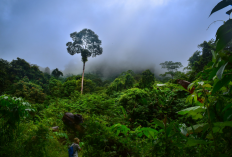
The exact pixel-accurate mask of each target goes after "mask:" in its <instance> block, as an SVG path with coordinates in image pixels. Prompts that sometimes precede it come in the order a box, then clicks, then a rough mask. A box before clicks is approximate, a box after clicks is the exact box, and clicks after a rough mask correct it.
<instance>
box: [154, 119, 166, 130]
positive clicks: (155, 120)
mask: <svg viewBox="0 0 232 157" xmlns="http://www.w3.org/2000/svg"><path fill="white" fill-rule="evenodd" d="M152 124H157V125H158V126H160V127H161V128H163V129H164V123H163V122H162V121H160V120H159V119H156V118H154V119H153V123H152Z"/></svg>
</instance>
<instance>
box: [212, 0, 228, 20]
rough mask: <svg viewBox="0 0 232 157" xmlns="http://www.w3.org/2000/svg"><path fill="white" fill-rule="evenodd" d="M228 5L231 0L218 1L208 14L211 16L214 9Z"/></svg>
mask: <svg viewBox="0 0 232 157" xmlns="http://www.w3.org/2000/svg"><path fill="white" fill-rule="evenodd" d="M228 5H232V2H231V1H228V0H222V1H221V2H219V3H218V4H217V5H216V6H215V7H214V8H213V10H212V11H211V13H210V15H209V16H211V15H212V14H213V13H215V12H216V11H218V10H221V9H223V8H225V7H227V6H228Z"/></svg>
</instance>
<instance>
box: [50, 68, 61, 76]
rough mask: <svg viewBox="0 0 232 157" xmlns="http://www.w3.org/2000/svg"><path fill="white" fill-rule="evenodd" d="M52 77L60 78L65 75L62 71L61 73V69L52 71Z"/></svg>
mask: <svg viewBox="0 0 232 157" xmlns="http://www.w3.org/2000/svg"><path fill="white" fill-rule="evenodd" d="M52 75H53V76H54V77H55V78H59V77H60V76H63V73H62V72H61V71H59V69H57V68H56V69H54V70H53V71H52Z"/></svg>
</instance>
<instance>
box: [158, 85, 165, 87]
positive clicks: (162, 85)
mask: <svg viewBox="0 0 232 157" xmlns="http://www.w3.org/2000/svg"><path fill="white" fill-rule="evenodd" d="M157 86H158V87H162V86H166V84H157Z"/></svg>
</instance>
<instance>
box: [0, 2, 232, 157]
mask: <svg viewBox="0 0 232 157" xmlns="http://www.w3.org/2000/svg"><path fill="white" fill-rule="evenodd" d="M228 5H232V2H231V1H226V0H223V1H221V2H220V3H219V4H218V5H217V6H215V8H214V9H213V10H212V12H211V14H212V13H214V12H216V11H218V10H220V9H221V8H224V7H226V6H228ZM227 13H228V14H230V13H231V11H230V12H227ZM231 25H232V20H231V19H229V20H227V21H225V23H224V24H223V25H222V26H221V27H219V29H218V31H217V33H216V40H213V39H212V40H210V41H204V42H203V43H201V44H199V47H200V48H202V51H196V52H194V53H193V55H192V56H190V58H189V60H188V61H189V64H188V66H187V67H186V68H185V69H187V70H188V71H187V72H181V71H175V74H173V75H172V76H171V77H173V80H172V79H171V78H170V77H169V78H168V77H166V78H164V79H163V80H159V79H158V78H155V76H154V74H153V73H152V72H151V71H150V70H149V69H147V70H146V69H144V71H143V72H142V73H138V74H137V73H134V72H133V71H132V70H128V71H125V72H122V73H121V74H120V75H118V76H117V77H116V78H115V79H114V80H112V79H111V80H103V79H102V78H101V77H99V76H98V75H95V74H90V73H89V74H85V78H84V79H83V86H84V88H82V89H83V94H81V87H82V78H83V77H82V76H83V75H70V76H63V77H60V76H61V75H62V74H61V73H60V71H59V70H58V69H57V70H56V72H54V73H52V75H51V74H50V69H49V68H46V70H45V71H44V72H42V71H40V70H39V68H38V66H36V65H32V64H29V63H28V62H27V61H25V60H24V59H21V58H17V59H16V60H13V61H11V62H8V61H6V60H4V59H0V67H1V69H0V75H1V77H0V95H1V96H0V128H1V129H0V156H4V157H8V156H19V157H24V156H27V157H37V156H38V157H57V156H59V157H67V156H68V146H69V145H70V144H71V143H72V142H73V138H74V137H78V138H79V139H80V140H81V142H80V146H81V148H82V151H81V152H80V153H79V156H83V157H95V156H98V157H99V156H102V157H104V156H107V157H111V156H112V157H120V156H121V157H127V156H128V157H152V156H154V157H170V156H173V157H189V156H190V157H208V156H213V157H215V156H220V157H230V156H232V121H231V120H232V47H231V36H232V34H231V33H232V31H231V28H232V27H231ZM83 63H84V61H83ZM167 63H173V62H170V61H167ZM178 65H181V64H179V63H178ZM178 80H186V81H189V82H191V84H189V85H188V88H187V89H185V88H183V87H182V86H181V85H179V84H177V82H178ZM199 100H200V101H199ZM65 112H71V113H73V114H81V115H82V116H83V118H84V123H82V124H80V127H79V130H78V131H77V130H72V129H70V128H68V127H67V126H65V125H64V124H63V122H62V117H63V115H64V113H65ZM53 126H59V130H58V131H56V132H53V131H51V127H53Z"/></svg>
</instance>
